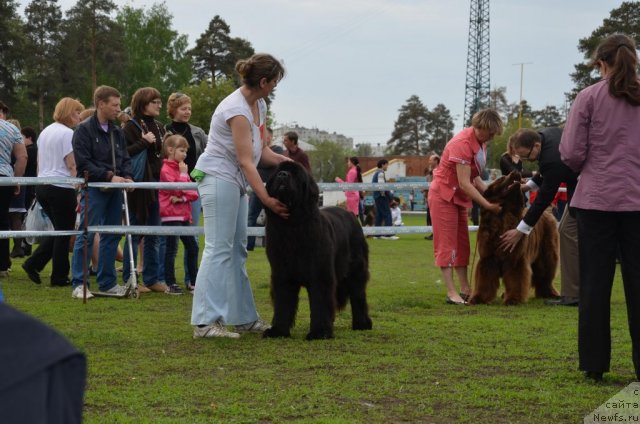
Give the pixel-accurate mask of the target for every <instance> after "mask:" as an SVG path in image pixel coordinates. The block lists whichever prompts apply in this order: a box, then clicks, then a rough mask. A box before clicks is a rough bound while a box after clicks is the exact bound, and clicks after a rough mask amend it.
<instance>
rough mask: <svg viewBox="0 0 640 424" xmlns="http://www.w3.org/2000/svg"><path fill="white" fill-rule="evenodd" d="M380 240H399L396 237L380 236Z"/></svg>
mask: <svg viewBox="0 0 640 424" xmlns="http://www.w3.org/2000/svg"><path fill="white" fill-rule="evenodd" d="M380 238H381V239H383V240H399V239H400V237H398V236H382V237H380Z"/></svg>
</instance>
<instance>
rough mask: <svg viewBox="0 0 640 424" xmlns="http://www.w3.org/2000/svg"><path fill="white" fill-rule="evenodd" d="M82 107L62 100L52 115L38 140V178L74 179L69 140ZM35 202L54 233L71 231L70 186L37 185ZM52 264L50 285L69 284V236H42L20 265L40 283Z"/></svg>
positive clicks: (72, 205)
mask: <svg viewBox="0 0 640 424" xmlns="http://www.w3.org/2000/svg"><path fill="white" fill-rule="evenodd" d="M83 110H84V106H83V105H82V103H80V102H79V101H78V100H75V99H72V98H70V97H64V98H63V99H61V100H60V101H59V102H58V104H57V105H56V108H55V110H54V112H53V120H54V121H55V122H54V123H52V124H51V125H49V126H48V127H46V128H45V129H44V130H42V133H40V137H39V138H38V177H75V176H76V161H75V158H74V156H73V147H72V145H71V139H72V137H73V128H75V126H76V125H78V124H79V123H80V112H82V111H83ZM36 199H38V202H39V203H40V205H42V208H43V209H44V211H45V213H46V214H47V216H48V217H49V219H51V223H52V224H53V227H54V229H56V230H73V229H74V226H75V222H76V205H77V199H76V190H75V188H74V186H73V184H53V185H39V186H36ZM50 260H51V261H52V268H51V285H52V286H67V285H69V284H71V283H70V281H69V236H62V237H43V238H42V239H40V245H39V246H38V248H37V249H36V251H35V252H33V254H32V255H31V256H30V257H29V258H28V259H27V260H26V261H24V263H23V264H22V268H23V269H24V270H25V272H26V273H27V276H28V277H29V279H31V281H33V282H34V283H37V284H40V283H41V282H42V281H41V279H40V271H42V269H43V268H44V267H45V266H46V265H47V263H48V262H49V261H50Z"/></svg>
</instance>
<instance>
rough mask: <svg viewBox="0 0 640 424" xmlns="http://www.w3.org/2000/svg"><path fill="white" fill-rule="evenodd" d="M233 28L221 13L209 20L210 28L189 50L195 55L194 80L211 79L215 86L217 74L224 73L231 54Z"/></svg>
mask: <svg viewBox="0 0 640 424" xmlns="http://www.w3.org/2000/svg"><path fill="white" fill-rule="evenodd" d="M230 31H231V29H230V28H229V25H228V24H227V23H226V22H225V21H224V19H222V18H221V17H220V16H219V15H216V16H214V17H213V19H212V20H211V22H209V28H207V30H206V31H205V32H204V33H203V34H201V35H200V38H198V40H197V41H196V46H195V47H194V48H193V49H191V50H190V51H189V54H190V55H191V56H192V57H193V73H194V75H193V81H194V82H195V83H196V84H197V83H200V82H201V81H205V80H209V81H210V82H211V85H213V86H215V83H216V76H218V75H221V74H224V72H223V69H224V68H225V67H226V66H228V65H227V63H228V61H229V59H228V58H229V55H230V54H231V50H230V43H231V37H230V36H229V33H230Z"/></svg>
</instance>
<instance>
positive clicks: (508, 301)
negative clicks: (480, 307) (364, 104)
mask: <svg viewBox="0 0 640 424" xmlns="http://www.w3.org/2000/svg"><path fill="white" fill-rule="evenodd" d="M504 304H505V305H507V306H516V305H520V304H522V302H521V301H519V300H518V299H513V298H510V297H507V298H505V299H504Z"/></svg>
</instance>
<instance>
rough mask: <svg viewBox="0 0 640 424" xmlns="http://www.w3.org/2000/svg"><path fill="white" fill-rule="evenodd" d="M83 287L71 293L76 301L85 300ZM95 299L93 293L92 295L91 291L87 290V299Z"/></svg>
mask: <svg viewBox="0 0 640 424" xmlns="http://www.w3.org/2000/svg"><path fill="white" fill-rule="evenodd" d="M83 296H84V295H83V287H82V286H78V287H76V288H75V289H73V291H72V292H71V297H72V298H74V299H82V298H83ZM92 297H93V293H91V292H90V291H89V289H88V288H87V299H91V298H92Z"/></svg>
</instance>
